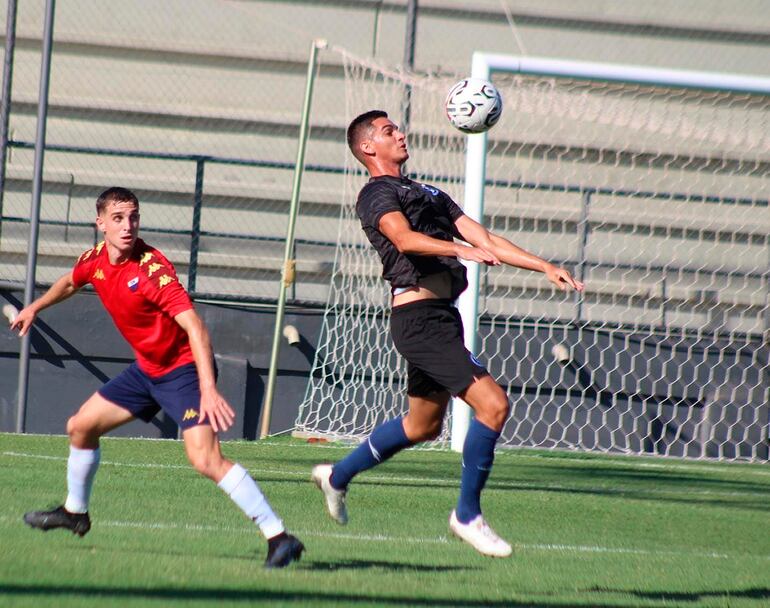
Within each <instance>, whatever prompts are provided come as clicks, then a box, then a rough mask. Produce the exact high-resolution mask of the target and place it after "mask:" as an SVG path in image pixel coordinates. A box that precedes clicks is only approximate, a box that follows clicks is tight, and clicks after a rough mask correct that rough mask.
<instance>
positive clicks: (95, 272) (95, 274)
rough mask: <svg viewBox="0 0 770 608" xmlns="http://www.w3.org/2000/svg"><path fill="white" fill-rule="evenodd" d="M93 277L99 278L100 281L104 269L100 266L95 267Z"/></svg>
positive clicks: (102, 277) (102, 278)
mask: <svg viewBox="0 0 770 608" xmlns="http://www.w3.org/2000/svg"><path fill="white" fill-rule="evenodd" d="M94 278H95V279H99V280H100V281H103V280H104V271H103V270H102V269H101V268H97V269H96V270H94Z"/></svg>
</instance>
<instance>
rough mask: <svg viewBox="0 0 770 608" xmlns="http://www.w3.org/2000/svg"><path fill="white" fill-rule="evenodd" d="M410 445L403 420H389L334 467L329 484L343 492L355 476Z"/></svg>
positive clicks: (399, 418)
mask: <svg viewBox="0 0 770 608" xmlns="http://www.w3.org/2000/svg"><path fill="white" fill-rule="evenodd" d="M410 445H412V442H411V441H409V439H408V438H407V436H406V433H405V432H404V423H403V419H402V418H401V417H398V418H394V419H393V420H388V421H387V422H384V423H383V424H381V425H380V426H378V427H377V428H376V429H374V431H373V432H372V434H371V435H369V438H368V439H367V440H366V441H364V442H363V443H362V444H361V445H359V446H358V447H357V448H356V449H355V450H353V451H352V452H351V453H350V454H348V455H347V456H346V457H345V458H343V459H342V460H340V461H339V462H338V463H337V464H335V465H334V468H333V469H332V476H331V478H330V479H329V482H330V483H331V485H332V487H333V488H336V489H338V490H343V489H345V488H346V487H347V485H348V484H349V483H350V480H351V479H353V477H354V476H355V475H357V474H358V473H360V472H361V471H366V470H367V469H371V468H372V467H373V466H376V465H378V464H380V463H381V462H385V461H386V460H387V459H388V458H390V457H391V456H393V454H395V453H397V452H400V451H401V450H403V449H404V448H408V447H409V446H410Z"/></svg>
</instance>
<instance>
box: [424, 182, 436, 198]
mask: <svg viewBox="0 0 770 608" xmlns="http://www.w3.org/2000/svg"><path fill="white" fill-rule="evenodd" d="M420 186H422V189H423V190H427V191H428V192H430V193H431V194H432V195H433V196H438V188H434V187H433V186H428V185H426V184H420Z"/></svg>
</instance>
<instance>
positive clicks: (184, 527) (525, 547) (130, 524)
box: [0, 515, 770, 560]
mask: <svg viewBox="0 0 770 608" xmlns="http://www.w3.org/2000/svg"><path fill="white" fill-rule="evenodd" d="M0 522H2V523H3V524H19V525H21V518H12V517H9V516H7V515H0ZM96 525H97V527H107V528H135V529H140V530H181V531H184V532H204V533H205V532H215V533H230V534H243V533H245V532H248V531H249V529H250V528H249V527H248V526H210V525H201V524H189V523H174V522H141V521H113V520H105V521H101V520H99V521H97V522H96ZM292 532H294V533H296V534H297V535H298V536H300V537H302V536H310V537H314V538H326V539H334V540H350V541H357V542H388V543H408V544H418V545H422V544H439V545H446V544H449V542H450V541H449V539H448V538H447V537H446V536H435V537H415V536H391V535H388V534H354V533H339V532H319V531H318V530H302V529H298V530H292ZM254 533H255V535H256V534H257V532H256V530H254ZM458 542H459V541H458ZM513 546H514V547H515V548H516V549H517V550H519V551H545V552H552V553H596V554H615V555H646V556H661V557H662V556H670V557H683V556H687V557H697V558H707V559H734V558H736V557H744V558H749V559H763V560H770V555H750V554H727V553H717V552H715V551H704V552H702V551H665V550H664V551H661V550H658V549H637V548H632V547H602V546H599V545H565V544H550V543H516V542H514V543H513Z"/></svg>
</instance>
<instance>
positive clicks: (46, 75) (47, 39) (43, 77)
mask: <svg viewBox="0 0 770 608" xmlns="http://www.w3.org/2000/svg"><path fill="white" fill-rule="evenodd" d="M55 4H56V2H55V0H46V3H45V26H44V28H43V55H42V59H41V64H40V94H39V97H38V101H37V136H36V137H35V167H34V175H33V178H32V205H31V207H30V212H29V214H30V217H29V243H28V246H27V279H26V281H25V284H24V306H25V307H26V306H29V305H30V304H31V303H32V300H33V299H34V295H35V271H36V270H37V241H38V236H39V232H40V199H41V194H42V190H43V157H44V155H45V128H46V121H47V119H48V85H49V83H50V78H51V51H52V48H53V18H54V12H55ZM29 351H30V333H29V332H28V333H27V335H25V336H24V337H23V338H22V339H21V348H20V349H19V401H18V410H17V412H16V432H17V433H23V432H24V427H25V424H26V417H27V389H28V388H29Z"/></svg>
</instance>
